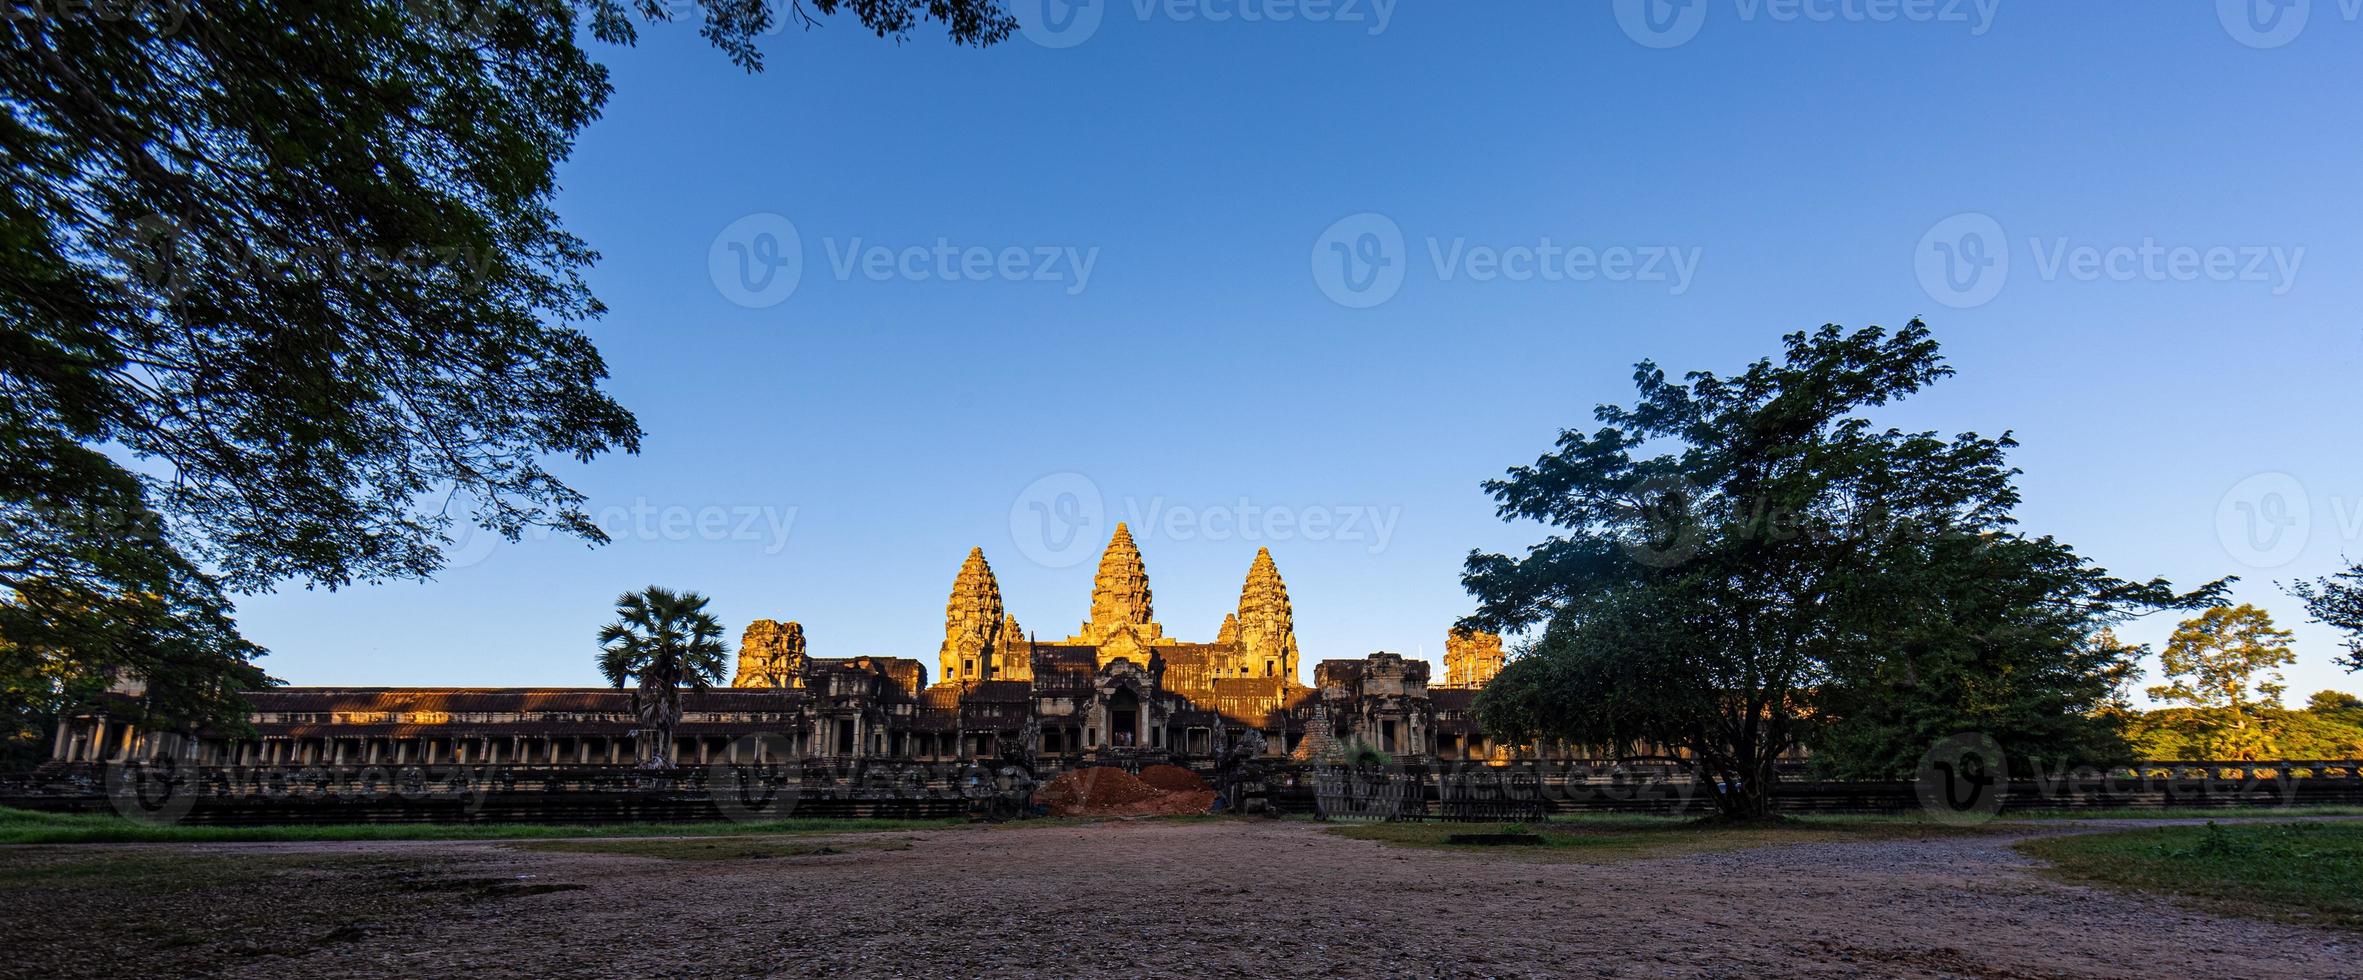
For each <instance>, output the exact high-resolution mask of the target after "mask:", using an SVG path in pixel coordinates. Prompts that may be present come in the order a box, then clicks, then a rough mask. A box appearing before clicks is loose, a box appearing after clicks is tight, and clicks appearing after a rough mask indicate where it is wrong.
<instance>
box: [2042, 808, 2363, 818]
mask: <svg viewBox="0 0 2363 980" xmlns="http://www.w3.org/2000/svg"><path fill="white" fill-rule="evenodd" d="M2304 817H2363V806H2339V805H2336V804H2319V805H2314V806H2288V807H2278V806H2236V807H2220V806H2219V807H2200V806H2175V807H2159V808H2157V809H2154V810H2143V809H2135V808H2131V807H2127V808H2124V809H2091V808H2085V809H2077V810H2005V811H2003V812H2002V816H2001V817H2000V819H2003V820H2249V819H2265V820H2292V819H2299V818H2304Z"/></svg>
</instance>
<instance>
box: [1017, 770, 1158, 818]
mask: <svg viewBox="0 0 2363 980" xmlns="http://www.w3.org/2000/svg"><path fill="white" fill-rule="evenodd" d="M1156 795H1157V790H1156V789H1154V788H1152V787H1150V786H1149V784H1147V783H1144V782H1141V781H1140V779H1139V778H1138V777H1135V776H1134V775H1133V774H1131V773H1128V772H1125V771H1124V770H1122V769H1118V768H1116V767H1114V766H1093V767H1091V768H1089V769H1077V770H1074V771H1072V772H1064V773H1060V774H1059V776H1058V778H1056V779H1053V780H1051V781H1049V782H1047V783H1044V784H1042V788H1041V789H1039V790H1036V791H1035V792H1034V802H1036V803H1043V804H1047V805H1049V806H1050V808H1051V809H1052V810H1059V809H1062V808H1064V809H1069V810H1100V809H1106V808H1108V807H1114V806H1122V805H1124V804H1126V803H1138V802H1140V801H1142V800H1146V799H1150V798H1152V797H1155V796H1156Z"/></svg>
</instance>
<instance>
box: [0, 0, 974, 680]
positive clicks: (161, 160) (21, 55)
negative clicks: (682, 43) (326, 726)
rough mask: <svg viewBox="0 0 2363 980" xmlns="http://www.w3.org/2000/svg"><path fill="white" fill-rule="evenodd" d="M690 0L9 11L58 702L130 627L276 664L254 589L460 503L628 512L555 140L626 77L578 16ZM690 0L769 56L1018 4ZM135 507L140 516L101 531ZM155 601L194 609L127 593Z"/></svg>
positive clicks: (5, 65) (519, 525)
mask: <svg viewBox="0 0 2363 980" xmlns="http://www.w3.org/2000/svg"><path fill="white" fill-rule="evenodd" d="M677 9H683V8H682V5H678V4H671V3H665V2H661V0H591V2H590V3H588V4H587V5H577V4H570V3H558V2H549V0H481V2H478V0H450V2H440V0H438V2H429V3H411V2H401V0H356V2H351V3H336V4H325V5H323V4H310V3H286V2H279V0H231V2H226V3H208V4H199V5H179V4H162V5H130V6H127V7H121V8H108V7H107V6H106V5H103V4H102V5H97V6H93V7H74V6H71V5H65V6H57V7H55V8H54V9H50V8H43V9H39V10H34V11H30V12H28V13H27V15H26V16H22V17H18V16H11V17H8V18H6V19H5V21H4V23H0V36H5V38H6V41H5V44H6V48H7V54H6V57H0V106H4V107H5V109H4V111H0V166H5V168H6V170H7V171H8V173H9V180H8V182H7V184H6V188H5V190H4V191H0V517H4V520H5V523H6V529H5V531H4V532H0V533H4V534H5V536H6V541H5V543H6V544H7V545H8V551H7V554H6V556H5V559H4V560H0V631H4V632H0V647H4V648H5V650H6V654H5V656H6V659H5V663H6V664H8V665H10V666H9V668H8V669H10V670H12V671H14V670H16V669H18V665H22V664H28V663H37V664H38V665H39V666H38V671H37V672H36V673H32V674H15V673H12V675H11V677H10V680H9V683H10V685H11V687H12V689H15V688H17V687H22V688H23V689H26V690H37V689H46V690H50V691H51V692H52V693H51V694H50V695H47V696H46V697H47V698H48V699H49V700H50V701H51V703H52V706H54V704H55V703H56V701H57V699H58V698H60V697H62V696H63V694H62V689H61V688H59V687H58V685H56V684H50V683H47V682H45V681H41V680H40V678H41V677H43V676H47V675H48V674H57V675H61V676H69V677H73V678H77V679H78V680H76V681H75V683H80V682H81V680H80V679H87V678H88V677H89V676H90V671H91V669H94V668H96V667H100V666H104V665H107V664H110V663H120V664H121V665H123V666H125V667H132V666H138V665H136V664H134V663H132V661H134V660H136V659H138V658H136V657H134V656H132V655H131V654H128V653H126V652H124V650H123V649H119V644H118V641H119V639H120V637H121V635H122V633H121V631H122V630H127V629H144V630H147V631H148V632H149V633H150V634H151V635H165V634H168V633H171V632H172V631H173V630H175V629H177V630H178V631H179V636H180V638H181V640H183V641H186V642H185V643H182V644H180V645H179V646H178V647H177V648H178V649H182V650H183V651H190V650H195V649H200V648H202V649H208V650H211V651H214V652H215V653H216V654H218V655H220V656H221V657H226V658H228V659H226V660H221V661H218V662H214V663H212V665H211V666H210V667H209V668H207V669H206V670H203V671H200V672H199V675H198V676H197V677H194V678H189V679H188V680H190V681H191V683H188V684H181V683H180V681H181V680H182V679H181V678H177V677H170V676H151V677H150V678H149V680H150V681H151V683H152V688H153V687H154V686H157V685H161V686H165V687H172V686H176V685H177V686H180V687H184V688H187V689H191V690H215V689H217V688H218V687H219V686H220V685H216V684H215V683H214V681H215V680H225V681H229V682H231V683H230V686H238V685H243V684H248V683H253V682H255V681H256V680H257V679H259V677H260V675H259V674H255V673H252V672H250V671H248V670H247V669H246V665H247V664H248V663H249V661H251V659H252V656H253V655H254V654H256V653H259V651H258V650H256V649H254V648H253V647H251V646H250V645H246V644H245V643H244V641H243V640H241V639H239V638H238V635H237V633H236V630H235V628H234V626H233V624H232V622H231V620H230V619H229V615H228V613H229V605H228V603H227V601H226V600H225V598H224V597H225V595H227V594H228V593H231V592H239V591H256V590H265V589H269V588H271V587H273V586H274V585H276V584H278V583H282V582H286V581H290V580H292V581H298V582H302V583H305V584H307V585H319V586H325V587H329V588H335V587H339V586H343V585H346V584H349V583H352V582H355V581H373V580H380V579H386V578H417V577H425V576H428V575H431V574H432V573H434V572H435V571H436V570H438V569H439V568H440V567H441V566H442V563H443V552H444V549H445V547H447V546H448V545H449V543H450V541H451V536H452V532H453V529H454V528H455V526H457V525H459V523H460V522H471V523H473V524H476V525H480V526H482V527H484V528H486V529H488V530H490V531H492V532H496V533H499V534H502V535H504V536H507V537H509V538H511V539H515V538H516V537H517V536H518V535H519V534H521V533H522V532H523V531H524V530H525V529H526V528H528V527H533V526H551V527H555V528H559V529H562V530H563V531H566V532H571V533H572V534H575V535H579V536H580V537H582V538H584V539H587V540H589V541H592V542H598V541H602V540H604V535H603V534H602V532H601V531H600V529H599V528H598V526H597V525H596V524H594V523H593V522H592V521H591V520H590V518H589V517H588V516H587V515H586V513H585V510H584V508H583V506H582V504H583V499H584V498H583V495H582V494H581V493H580V492H578V491H576V490H575V489H574V488H572V487H570V486H568V485H567V483H566V482H565V481H564V480H562V479H561V478H560V477H559V476H558V475H557V474H556V473H555V472H553V471H552V469H550V465H551V464H552V461H555V460H576V461H588V460H591V459H593V458H595V457H598V456H600V455H602V454H605V453H610V452H615V451H623V452H631V451H634V450H635V449H636V448H637V447H638V445H639V443H640V439H641V429H640V425H639V423H638V421H637V420H636V419H635V418H634V417H633V415H632V413H631V412H629V411H628V410H626V409H625V408H624V407H623V406H621V405H619V404H617V403H616V401H615V400H614V399H612V398H611V397H609V396H608V394H607V393H606V392H605V391H604V390H603V389H602V387H601V384H602V381H603V379H605V378H606V376H607V367H606V365H605V363H604V362H603V361H602V360H601V358H600V356H599V352H598V351H597V350H596V349H595V348H594V347H593V345H592V343H591V342H590V340H589V339H588V338H587V337H586V336H585V335H584V334H583V333H582V332H581V326H582V325H583V324H584V323H585V322H586V321H589V320H591V319H593V318H596V317H598V316H599V315H600V314H601V312H602V308H601V306H600V304H599V302H598V300H597V299H596V298H595V297H594V296H592V295H591V293H590V291H589V289H588V288H587V287H586V286H585V284H584V280H583V272H584V270H585V268H586V267H587V266H588V265H589V264H590V263H591V262H592V261H593V260H594V259H595V258H596V253H595V252H594V251H593V250H592V249H591V248H590V247H589V246H588V245H587V244H586V243H585V242H583V241H581V240H580V239H578V238H576V237H575V236H573V235H572V234H570V233H568V232H567V231H566V230H565V229H564V228H563V227H562V226H561V225H560V223H559V221H558V219H557V216H556V214H555V212H554V211H553V209H552V204H551V202H552V198H553V195H554V194H555V191H556V187H557V184H556V179H555V171H556V167H557V165H558V164H559V163H560V162H562V161H563V160H565V159H566V157H567V156H568V154H569V153H570V152H571V150H572V147H573V142H574V139H575V137H576V135H577V134H578V133H579V132H581V130H582V128H583V127H584V126H585V125H587V124H589V123H590V122H591V121H592V120H594V119H595V118H597V117H598V115H599V113H600V111H601V109H602V107H603V106H604V104H605V102H606V100H607V97H608V94H609V91H610V87H609V82H608V75H607V72H606V70H605V69H604V68H603V67H602V66H601V65H600V64H599V63H598V62H597V61H596V60H594V59H593V57H592V55H591V54H590V53H589V52H588V51H587V50H586V49H585V48H584V46H583V43H582V40H581V39H586V38H587V39H595V40H597V41H601V42H610V43H622V44H628V43H631V42H632V40H633V39H634V37H635V36H636V32H637V24H638V23H639V22H645V21H661V20H665V19H668V18H669V17H670V16H671V15H672V12H673V11H675V10H677ZM694 9H696V10H697V11H699V12H700V13H701V14H702V23H701V25H700V27H699V32H700V33H701V34H702V35H703V36H705V37H706V38H708V39H709V40H711V41H712V42H713V43H714V44H715V45H716V46H717V47H719V48H720V49H721V50H722V51H723V52H724V53H725V54H726V55H727V56H728V57H729V58H731V59H732V60H733V61H735V62H736V63H738V64H740V65H742V66H744V67H746V68H747V69H748V70H750V71H751V70H755V69H757V68H759V67H760V65H761V63H762V54H761V52H760V51H759V50H758V49H757V47H756V40H757V39H758V38H759V37H760V36H762V35H764V34H765V33H768V32H769V31H771V30H772V29H773V28H774V27H775V26H776V24H775V18H777V17H779V16H793V17H795V18H797V19H798V20H799V21H801V22H803V23H805V24H807V25H810V24H813V23H817V22H818V21H817V20H816V18H817V17H825V16H829V15H832V14H836V13H838V12H840V11H844V12H847V13H850V14H851V15H852V16H853V18H854V19H855V20H856V21H857V22H858V23H859V24H860V25H861V26H862V27H864V28H865V29H867V30H869V31H871V32H874V33H876V34H877V35H879V36H881V37H889V38H895V39H900V38H903V37H905V36H906V35H907V34H908V33H909V32H911V31H912V30H914V29H915V28H916V27H917V26H918V25H919V24H920V23H921V22H922V21H934V22H938V23H940V24H941V25H942V26H943V27H944V29H945V30H946V32H947V33H948V35H949V37H950V39H951V40H952V41H953V42H955V43H961V44H980V45H981V44H990V43H993V42H996V41H998V40H1001V39H1002V38H1004V37H1005V36H1006V35H1007V34H1008V33H1009V31H1010V30H1011V29H1012V28H1013V27H1014V26H1015V24H1014V21H1013V20H1012V19H1011V18H1010V16H1009V14H1008V13H1007V11H1006V10H1005V9H1003V7H1002V5H1001V4H1000V2H999V0H801V2H800V3H797V4H795V5H792V6H791V7H790V8H788V10H787V11H786V13H785V14H784V15H783V14H779V13H775V11H777V10H778V9H779V8H777V7H776V6H775V5H773V4H769V3H765V2H762V0H700V2H699V3H697V4H696V5H695V8H694ZM122 527H135V528H137V529H138V531H139V534H138V535H137V538H136V542H137V543H124V542H111V541H109V540H106V538H107V536H108V535H109V534H110V533H111V531H110V530H108V529H115V528H122ZM143 551H145V552H154V554H142V553H140V552H143ZM127 604H128V605H133V606H142V607H147V608H152V609H155V610H165V609H171V610H178V611H181V612H184V613H185V612H194V613H196V614H195V615H186V616H175V617H173V618H176V619H178V620H180V622H181V625H179V626H178V627H174V626H171V625H169V624H166V623H164V622H163V621H161V620H157V619H154V618H152V617H151V618H147V619H142V620H138V622H141V623H145V624H146V625H145V626H134V625H127V623H129V622H131V621H129V620H126V621H125V622H110V621H111V620H123V619H124V617H125V616H126V615H127V614H126V613H125V612H124V609H125V606H126V605H127ZM67 619H73V620H75V622H70V623H69V622H66V621H65V620H67ZM159 630H161V631H164V633H158V632H157V631H159ZM90 643H97V644H99V646H98V647H97V648H85V647H84V646H83V645H84V644H90ZM60 644H64V645H66V646H60ZM145 667H146V669H151V670H157V669H162V668H163V667H164V664H163V663H161V662H150V663H148V664H146V665H145ZM43 672H46V673H43ZM228 703H229V702H224V701H221V700H219V699H216V700H215V701H214V702H213V706H214V708H216V709H223V708H225V707H226V705H227V704H228ZM192 706H193V705H192ZM216 713H218V711H217V712H216Z"/></svg>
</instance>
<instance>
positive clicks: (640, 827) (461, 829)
mask: <svg viewBox="0 0 2363 980" xmlns="http://www.w3.org/2000/svg"><path fill="white" fill-rule="evenodd" d="M965 822H966V821H961V820H832V819H823V818H807V819H801V820H796V819H791V820H764V821H755V822H749V823H733V822H729V821H715V822H712V823H624V824H499V823H486V824H298V825H293V826H285V827H200V826H190V825H185V824H169V825H158V824H146V823H140V822H137V821H133V820H127V819H124V818H122V817H118V816H115V815H113V814H91V813H42V812H38V811H32V810H15V809H9V808H6V807H0V844H129V843H185V844H202V843H215V842H243V841H265V842H268V841H372V840H533V839H546V838H568V837H722V836H733V835H744V834H841V833H849V832H858V831H873V830H936V829H941V828H944V827H951V826H957V825H960V824H962V823H965Z"/></svg>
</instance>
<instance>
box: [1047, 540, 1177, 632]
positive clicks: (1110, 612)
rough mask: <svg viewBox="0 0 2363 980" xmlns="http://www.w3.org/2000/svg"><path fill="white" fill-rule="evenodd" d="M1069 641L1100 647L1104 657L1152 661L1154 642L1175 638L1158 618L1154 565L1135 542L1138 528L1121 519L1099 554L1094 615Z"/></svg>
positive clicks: (1094, 578) (1094, 581) (1093, 594)
mask: <svg viewBox="0 0 2363 980" xmlns="http://www.w3.org/2000/svg"><path fill="white" fill-rule="evenodd" d="M1067 642H1068V643H1071V644H1076V645H1079V646H1095V647H1098V648H1100V656H1099V660H1100V663H1101V664H1102V665H1103V666H1104V665H1105V664H1107V663H1108V662H1109V661H1112V660H1116V659H1119V658H1124V659H1130V660H1132V661H1133V662H1134V663H1135V664H1138V665H1140V666H1143V667H1145V666H1147V665H1148V656H1147V654H1148V648H1149V647H1152V646H1157V645H1159V644H1170V643H1172V642H1173V641H1171V640H1168V639H1166V638H1165V627H1163V626H1160V625H1158V624H1157V619H1156V616H1155V613H1154V610H1153V608H1152V605H1151V599H1150V595H1149V571H1148V569H1147V568H1146V567H1144V566H1143V565H1142V564H1141V560H1140V548H1139V546H1137V545H1135V544H1133V543H1132V529H1131V528H1128V527H1125V526H1124V524H1123V523H1122V522H1118V523H1117V524H1116V534H1115V536H1113V537H1111V538H1109V539H1108V550H1106V551H1104V552H1101V553H1100V556H1099V572H1098V574H1096V575H1093V576H1092V579H1091V618H1090V619H1088V620H1086V621H1084V623H1083V627H1082V629H1080V630H1079V631H1077V632H1076V634H1075V635H1074V636H1072V637H1069V638H1067Z"/></svg>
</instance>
